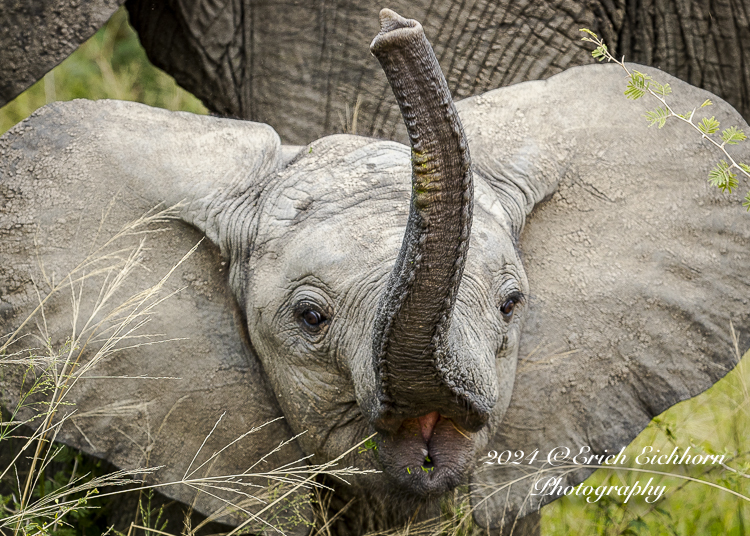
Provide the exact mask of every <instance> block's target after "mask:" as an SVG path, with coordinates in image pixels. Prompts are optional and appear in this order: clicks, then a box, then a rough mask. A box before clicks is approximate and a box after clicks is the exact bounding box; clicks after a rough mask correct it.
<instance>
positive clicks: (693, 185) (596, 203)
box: [458, 65, 750, 530]
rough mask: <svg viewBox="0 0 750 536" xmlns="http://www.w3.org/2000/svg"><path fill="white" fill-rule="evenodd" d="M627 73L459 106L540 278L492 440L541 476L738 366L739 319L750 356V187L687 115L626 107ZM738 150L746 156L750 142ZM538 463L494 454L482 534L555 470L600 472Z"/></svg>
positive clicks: (679, 105)
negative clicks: (653, 114)
mask: <svg viewBox="0 0 750 536" xmlns="http://www.w3.org/2000/svg"><path fill="white" fill-rule="evenodd" d="M630 68H631V69H637V70H639V71H641V72H643V73H645V74H648V75H650V76H652V77H653V78H654V79H655V80H657V81H658V82H660V83H662V84H666V83H668V84H670V86H671V88H672V94H671V95H669V98H668V102H670V104H671V106H673V108H674V109H675V110H676V111H677V112H678V113H684V112H689V111H690V110H692V109H693V108H696V107H698V110H697V111H696V115H695V119H694V121H695V122H696V123H697V122H699V121H700V119H701V118H702V117H703V116H709V117H710V116H715V118H716V119H717V120H719V121H720V122H721V125H722V128H726V127H729V126H730V125H734V126H737V127H739V128H740V129H743V130H745V132H747V131H748V127H747V124H746V123H745V121H744V120H743V119H742V117H741V116H740V115H739V114H738V113H737V112H736V111H735V110H734V109H732V107H731V106H729V105H728V104H726V103H725V102H723V101H722V100H721V99H719V98H717V97H715V96H714V95H711V94H709V93H707V92H706V91H703V90H700V89H698V88H695V87H692V86H690V85H688V84H686V83H683V82H680V81H679V80H677V79H675V78H673V77H671V76H669V75H667V74H665V73H663V72H660V71H658V70H655V69H651V68H647V67H641V66H638V65H630ZM626 81H627V79H626V78H625V74H624V72H623V71H622V70H621V68H620V67H618V66H614V65H596V66H587V67H579V68H574V69H571V70H569V71H566V72H564V73H562V74H559V75H557V76H554V77H552V78H550V79H548V80H546V81H539V82H528V83H523V84H519V85H517V86H513V87H509V88H505V89H500V90H496V91H493V92H490V93H487V94H485V95H483V96H481V97H477V98H473V99H468V100H466V101H463V102H461V103H459V105H458V109H459V113H460V115H461V119H462V122H463V124H464V126H465V129H466V132H467V136H468V139H469V144H470V148H471V153H472V159H473V160H474V162H475V167H476V170H477V174H478V175H479V177H484V178H485V179H486V180H487V181H488V182H489V183H490V185H491V186H492V187H493V188H494V189H495V191H496V192H497V193H498V196H499V197H500V198H501V199H502V201H503V205H504V207H505V209H506V210H505V211H506V212H507V214H508V216H507V219H508V221H509V222H510V225H511V226H512V227H513V228H514V230H515V231H517V232H520V239H519V248H520V252H521V255H522V259H523V262H524V266H525V270H526V273H527V276H528V279H529V288H530V296H529V300H528V313H527V317H526V319H525V323H524V327H523V330H522V336H521V347H520V351H519V362H518V369H517V374H516V381H515V389H514V392H513V397H512V401H511V403H510V407H509V409H508V411H507V413H506V414H505V416H504V420H503V421H502V423H501V424H500V426H499V428H498V431H497V433H496V434H495V436H494V437H493V438H491V440H490V443H489V448H490V449H492V450H495V451H497V452H502V451H504V450H510V451H512V452H515V451H518V450H521V451H524V453H525V454H526V455H527V456H528V457H527V460H530V459H531V455H532V453H533V452H535V451H536V452H538V457H537V459H536V460H535V464H534V465H536V468H537V469H539V468H542V467H545V466H546V467H547V469H549V465H548V464H547V462H548V460H547V454H548V453H549V452H551V451H553V449H555V448H557V447H567V448H569V449H570V450H571V452H572V453H573V454H576V453H578V452H579V450H580V449H581V448H582V447H584V446H588V447H590V448H591V451H592V453H594V454H602V453H605V452H606V453H608V454H610V453H617V452H618V451H619V450H620V449H621V448H623V447H625V446H627V445H628V443H629V442H630V441H631V440H632V439H633V438H634V437H635V436H636V435H637V434H638V433H639V432H640V431H641V430H642V429H643V428H644V427H645V426H646V425H647V424H648V423H649V421H650V420H651V419H652V418H653V417H654V416H656V415H658V414H659V413H661V412H663V411H664V410H666V409H667V408H669V407H670V406H672V405H673V404H676V403H677V402H679V401H681V400H685V399H687V398H690V397H692V396H695V395H697V394H699V393H701V392H702V391H704V390H705V389H707V388H708V387H709V386H711V385H712V384H713V383H714V382H716V381H717V380H719V379H720V378H721V377H723V376H724V375H725V374H726V373H727V372H728V371H729V370H731V369H732V368H733V366H734V365H735V364H736V351H735V349H734V343H733V338H732V335H731V333H732V328H734V330H735V331H736V332H737V333H738V335H739V350H740V351H741V352H744V351H745V350H746V349H747V348H748V346H749V345H750V305H749V304H748V298H749V297H750V247H749V246H750V216H749V215H748V214H747V212H746V211H745V210H744V209H743V207H742V206H741V196H742V195H744V194H745V193H746V192H747V191H748V189H749V188H750V186H749V185H748V181H746V180H745V179H740V184H739V187H738V188H737V190H736V191H735V193H734V194H732V195H728V194H723V193H721V192H719V191H718V190H717V188H715V187H713V186H710V185H709V184H707V181H706V178H707V176H708V171H709V170H710V169H711V167H712V166H714V165H715V164H716V162H717V161H719V160H720V157H721V154H720V153H719V152H718V151H717V150H716V149H715V148H713V147H712V146H711V145H710V144H709V143H708V142H706V141H704V140H701V136H700V135H699V134H696V132H695V131H693V130H692V129H691V127H690V126H689V125H686V124H684V123H681V122H679V121H678V120H676V119H670V120H668V121H667V123H666V125H665V126H664V128H662V129H657V128H651V129H649V128H647V124H648V123H647V121H646V120H645V119H644V114H645V113H646V111H648V110H649V109H653V108H656V104H658V103H656V101H655V100H654V99H651V98H650V97H649V98H646V97H644V98H643V99H641V100H638V101H635V102H634V101H631V100H627V99H626V98H625V96H624V95H623V90H624V88H625V86H626ZM706 99H710V100H711V101H713V103H714V104H713V105H712V106H711V107H709V108H703V109H700V105H701V103H703V102H704V101H705V100H706ZM729 150H730V151H731V152H732V153H733V154H734V155H735V156H734V157H735V158H736V159H737V161H738V162H742V161H744V162H748V159H749V158H750V154H749V151H748V149H747V147H746V146H744V145H738V146H736V147H730V148H729ZM737 192H739V195H738V194H737ZM532 209H533V212H531V210H532ZM527 215H528V218H526V216H527ZM524 218H526V221H525V226H524ZM521 229H522V232H521ZM635 454H639V453H635ZM479 461H480V463H481V462H484V461H487V458H486V457H485V458H483V459H482V460H479ZM524 463H525V464H527V463H528V462H527V461H526V462H524ZM567 463H570V459H568V460H567ZM532 469H534V467H528V465H521V466H513V465H511V466H510V467H509V466H507V465H506V466H498V465H484V464H483V469H482V470H480V471H478V472H477V473H476V474H475V475H474V477H473V484H474V486H475V489H476V490H477V492H478V495H477V497H476V498H475V501H474V503H475V506H477V507H478V508H477V509H476V511H475V517H476V519H477V521H478V522H479V524H480V526H483V527H484V526H490V527H494V528H495V529H499V528H503V529H504V530H508V529H509V528H510V526H511V525H512V524H513V522H514V519H515V516H516V514H518V513H519V512H520V514H521V515H524V514H527V513H530V512H533V511H535V510H537V509H538V508H540V507H541V505H543V504H545V503H546V502H549V501H550V500H552V499H553V498H557V497H558V495H555V496H550V495H549V494H545V495H539V494H538V493H539V492H540V490H541V489H542V484H543V483H544V482H546V481H547V480H548V479H549V478H550V477H553V476H554V477H557V476H563V480H562V481H561V483H562V488H564V487H565V486H566V485H572V484H577V483H578V482H580V481H582V480H583V479H584V478H585V477H586V476H587V475H588V474H590V473H591V472H592V470H591V469H583V470H578V471H575V472H572V473H570V472H569V473H567V474H566V475H563V473H564V471H563V470H562V469H561V470H559V471H557V472H555V471H552V472H547V473H543V474H535V472H534V471H533V470H532ZM523 475H527V476H526V478H524V479H521V480H520V481H519V482H517V483H516V484H513V485H512V486H508V485H507V484H508V483H509V482H511V481H512V480H514V479H516V478H520V477H522V476H523ZM537 481H539V482H540V483H542V484H540V485H539V486H538V487H537V490H536V493H537V494H536V495H534V490H533V486H534V484H535V482H537ZM566 481H567V484H566Z"/></svg>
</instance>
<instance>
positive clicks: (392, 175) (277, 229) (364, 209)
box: [261, 136, 411, 236]
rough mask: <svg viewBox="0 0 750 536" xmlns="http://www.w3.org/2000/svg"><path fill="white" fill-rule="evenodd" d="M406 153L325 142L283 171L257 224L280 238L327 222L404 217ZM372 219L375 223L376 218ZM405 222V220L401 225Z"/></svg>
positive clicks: (378, 144) (349, 141)
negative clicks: (337, 218) (303, 226)
mask: <svg viewBox="0 0 750 536" xmlns="http://www.w3.org/2000/svg"><path fill="white" fill-rule="evenodd" d="M410 184H411V167H410V151H409V148H408V147H406V146H404V145H401V144H398V143H393V142H383V141H376V140H371V139H368V138H361V137H358V136H329V137H327V138H323V139H321V140H318V141H317V142H315V143H313V144H311V145H310V146H309V148H307V149H305V150H304V151H303V153H302V155H301V156H300V157H299V158H298V159H297V160H296V161H295V162H293V163H292V164H290V165H289V166H287V167H286V168H285V169H284V170H282V171H281V172H280V173H279V175H278V178H277V180H276V181H274V183H273V185H272V187H271V188H270V189H269V190H268V192H267V193H266V195H265V199H264V203H263V210H262V220H261V224H263V225H264V226H266V229H265V230H266V231H267V232H268V233H269V234H270V235H276V236H278V235H280V234H285V233H286V232H289V231H290V230H293V231H294V232H297V229H298V228H299V225H300V224H303V223H305V222H307V221H308V220H312V221H313V222H319V221H320V220H324V219H327V218H330V217H332V216H338V215H344V216H347V217H351V218H352V219H359V218H366V217H371V216H372V215H375V214H377V213H378V212H380V211H383V210H386V211H387V212H389V213H390V212H393V213H395V214H407V212H408V208H409V195H410V193H409V192H410ZM375 219H377V218H375ZM404 221H405V220H404Z"/></svg>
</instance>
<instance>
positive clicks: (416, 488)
mask: <svg viewBox="0 0 750 536" xmlns="http://www.w3.org/2000/svg"><path fill="white" fill-rule="evenodd" d="M430 417H431V418H430ZM435 419H437V420H436V421H435ZM425 420H428V421H433V422H434V424H432V423H430V424H428V425H427V426H425ZM430 428H431V429H430ZM476 437H477V434H470V433H469V432H466V431H464V430H460V429H459V428H458V427H457V426H456V424H455V423H454V422H453V421H452V420H451V419H448V418H446V417H443V416H440V415H438V414H437V412H433V413H431V414H429V415H425V416H422V417H420V418H418V419H407V420H405V421H403V423H402V424H401V426H400V427H399V429H398V430H397V431H396V432H395V433H393V434H389V435H381V436H380V440H379V443H380V444H379V446H378V453H379V457H380V462H381V464H382V466H383V471H384V472H385V474H386V478H387V479H388V480H389V481H390V482H391V483H393V484H394V485H395V486H397V487H398V488H399V489H400V490H401V491H402V492H406V493H408V494H413V495H417V496H421V497H425V498H428V497H436V496H439V495H442V494H444V493H446V492H448V491H450V490H451V489H453V488H455V487H456V486H458V485H460V484H461V483H462V482H464V481H465V479H466V475H467V474H468V472H469V470H470V469H471V467H472V463H473V458H474V456H473V454H474V451H475V449H476V445H475V439H476Z"/></svg>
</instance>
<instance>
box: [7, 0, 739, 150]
mask: <svg viewBox="0 0 750 536" xmlns="http://www.w3.org/2000/svg"><path fill="white" fill-rule="evenodd" d="M3 2H6V3H7V0H3ZM53 3H54V2H52V0H47V1H45V2H40V3H39V4H40V9H39V11H40V12H41V11H42V9H41V5H42V4H44V7H45V9H47V11H49V9H48V8H50V7H54V6H47V5H46V4H53ZM116 4H117V2H114V1H111V2H104V1H102V2H99V3H98V4H97V5H98V6H99V8H98V9H99V10H100V11H101V14H110V13H112V12H113V11H114V9H116ZM92 5H93V4H92ZM126 6H127V9H128V11H129V12H130V16H131V21H132V23H133V26H134V27H135V28H136V30H137V31H138V34H139V36H140V39H141V41H142V43H143V45H144V47H145V49H146V51H147V53H148V55H149V58H150V59H151V60H152V61H153V62H154V63H155V64H156V65H157V66H159V67H161V68H162V69H164V70H165V71H167V72H168V73H170V74H171V75H173V76H174V77H175V79H176V80H177V82H178V83H179V84H180V85H181V86H183V87H184V88H186V89H187V90H189V91H191V92H192V93H194V94H195V95H197V96H198V97H199V98H200V99H201V100H202V101H203V102H204V104H205V105H206V106H207V107H208V108H209V109H210V110H212V111H213V112H216V113H218V114H221V115H227V116H231V117H239V118H243V119H250V120H253V121H260V122H264V123H268V124H270V125H271V126H273V127H274V129H275V130H276V131H277V132H278V133H279V135H280V136H281V138H282V140H284V141H286V142H288V143H308V142H310V141H312V140H315V139H317V138H319V137H321V136H324V135H327V134H332V133H337V132H342V131H347V132H352V131H354V130H355V129H356V133H359V134H364V135H371V136H375V137H381V138H390V139H395V140H399V141H403V142H405V141H406V131H405V130H404V128H403V125H402V123H401V117H400V115H399V112H398V108H397V106H396V103H395V101H394V100H393V97H392V96H391V94H390V89H389V88H388V84H387V81H386V79H385V76H384V75H383V73H382V72H381V71H380V70H379V68H378V66H377V63H376V62H374V61H372V58H371V57H370V53H369V51H368V49H367V45H368V43H369V41H370V39H371V36H372V35H374V34H375V33H377V31H378V28H377V17H376V14H377V12H378V10H379V9H380V8H381V7H389V8H392V9H394V10H396V11H398V12H400V13H404V14H405V15H407V16H409V17H412V18H415V19H417V20H420V21H421V22H422V24H423V26H424V28H425V31H426V33H427V35H429V36H430V39H431V42H432V43H433V46H434V48H435V51H436V53H437V57H438V60H439V62H440V65H441V67H442V69H443V72H444V73H445V75H446V78H447V80H448V87H449V88H450V90H451V92H452V94H453V96H454V98H457V99H461V98H465V97H469V96H472V95H478V94H481V93H484V92H486V91H488V90H490V89H495V88H498V87H502V86H507V85H510V84H514V83H517V82H522V81H525V80H536V79H543V78H548V77H549V76H552V75H554V74H556V73H559V72H561V71H563V70H565V69H567V68H569V67H573V66H576V65H582V64H586V63H590V62H592V61H593V60H592V59H591V57H590V55H589V52H588V50H589V48H587V45H586V44H585V43H582V42H581V41H580V34H579V31H578V30H579V29H580V28H590V29H592V30H593V31H595V32H597V33H598V34H599V35H601V36H603V37H604V39H605V40H606V42H607V43H608V44H609V46H610V48H611V50H612V51H613V52H614V53H615V55H617V56H622V55H624V56H625V58H626V59H628V60H630V61H635V62H639V63H643V64H646V65H652V66H655V67H658V68H660V69H662V70H664V71H667V72H669V73H671V74H673V75H675V76H677V77H678V78H681V79H682V80H685V81H687V82H689V83H691V84H693V85H696V86H699V87H703V88H705V89H707V90H709V91H712V92H714V93H715V94H717V95H719V96H721V97H722V98H724V99H725V100H727V101H728V102H729V103H730V104H731V105H732V106H734V107H735V108H736V109H737V110H738V111H739V112H740V113H741V114H742V115H743V116H744V117H745V118H748V117H749V116H750V98H749V97H748V81H750V68H749V67H748V64H747V62H746V61H743V58H746V57H748V54H750V32H749V31H748V21H747V16H746V13H748V12H750V1H748V0H741V1H739V2H729V1H722V2H710V3H708V2H703V1H701V0H680V1H677V0H638V1H636V2H626V1H625V0H615V1H604V0H598V1H594V2H585V1H583V0H544V1H541V2H530V1H528V0H524V1H520V2H518V1H511V0H467V1H463V2H457V1H451V0H414V1H411V0H410V1H407V0H392V1H388V2H386V1H384V0H379V1H377V2H374V3H373V2H365V1H353V2H352V1H346V2H344V1H333V2H332V1H325V0H309V1H296V2H292V3H289V2H254V1H252V0H232V1H227V2H221V3H215V2H209V1H207V0H181V1H179V2H178V1H177V0H168V1H163V2H162V1H158V2H157V1H153V0H128V1H127V2H126ZM65 9H72V8H62V7H58V8H57V11H59V12H61V13H62V12H64V11H65ZM91 9H94V8H93V7H92V8H91ZM6 11H9V10H8V9H7V8H6ZM32 15H33V13H32V10H29V11H28V13H27V15H25V16H23V17H20V16H19V17H15V18H14V19H13V20H14V22H13V26H11V25H10V24H9V25H8V27H6V28H4V29H3V33H2V34H1V37H0V44H1V45H2V46H0V50H3V51H7V52H5V54H11V53H12V50H16V49H18V50H17V52H18V53H15V52H13V53H12V58H10V57H9V59H8V61H2V62H0V69H4V72H3V71H0V78H2V79H3V85H2V86H0V105H1V104H2V103H3V102H6V101H8V100H9V99H11V98H12V97H13V96H15V95H16V94H17V93H18V92H20V91H21V90H22V89H23V88H25V87H27V86H28V85H30V84H31V83H32V82H33V80H36V79H38V78H40V77H41V76H42V74H43V73H44V72H46V70H48V69H50V68H51V67H52V66H53V65H54V64H56V63H57V62H59V61H61V60H62V59H63V58H64V57H65V56H66V55H67V54H69V53H70V52H72V48H71V46H67V48H64V49H63V48H61V49H60V50H59V51H57V52H55V53H54V54H53V53H47V52H45V53H44V54H41V53H39V54H33V53H32V54H28V53H25V54H24V53H23V50H22V49H21V48H18V47H15V48H11V47H6V45H5V44H6V43H11V42H16V41H17V39H16V38H17V35H18V34H19V32H20V33H23V35H26V34H29V35H30V34H31V33H33V34H34V39H33V40H31V41H34V42H42V38H44V39H45V41H44V42H48V41H53V40H54V39H55V38H56V37H55V36H57V35H67V34H71V33H75V32H65V31H63V30H62V29H61V28H62V27H63V25H62V24H57V23H56V24H55V25H52V24H50V25H47V26H43V25H40V24H39V21H38V20H37V19H38V16H36V15H34V16H32ZM35 17H36V18H35ZM105 18H106V16H101V15H100V16H99V17H98V18H96V19H92V21H91V22H87V23H86V24H85V25H81V24H78V26H83V27H85V28H87V29H88V32H89V35H90V33H93V29H94V27H95V24H96V23H98V24H101V22H102V21H103V20H104V19H105ZM3 19H4V20H8V21H9V22H10V19H5V17H3ZM15 19H18V20H15ZM72 19H73V18H72V17H71V23H70V24H71V25H73V26H74V22H75V21H73V20H72ZM79 22H80V21H79ZM66 24H67V23H66ZM76 24H77V23H76ZM73 26H69V27H70V28H73ZM25 27H28V30H24V28H25ZM19 28H20V29H21V30H20V31H19ZM31 28H34V30H33V32H32V30H31ZM45 28H46V29H45ZM77 32H78V33H75V37H76V38H77V39H78V42H82V40H83V39H84V38H85V37H86V35H84V34H85V32H81V31H78V30H77ZM45 36H46V37H45ZM73 40H74V39H72V38H67V39H66V42H68V43H69V42H72V41H73ZM47 49H49V47H47ZM55 50H57V49H55ZM55 54H56V55H55ZM10 60H12V61H10ZM24 62H26V63H29V64H30V65H27V66H26V67H24V68H25V69H26V70H27V71H28V72H31V71H33V72H34V73H35V74H34V76H35V77H36V78H33V77H30V75H29V76H26V77H24V78H23V79H22V80H21V79H20V78H19V77H18V76H17V70H18V68H20V67H18V66H20V65H21V64H23V63H24ZM31 64H34V65H31ZM36 64H39V65H38V66H37V65H36ZM40 66H41V67H40ZM14 69H15V70H14ZM32 78H33V79H32ZM16 80H18V81H16ZM9 81H13V82H12V83H11V82H9ZM358 103H359V104H358Z"/></svg>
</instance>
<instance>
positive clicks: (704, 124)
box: [698, 116, 719, 136]
mask: <svg viewBox="0 0 750 536" xmlns="http://www.w3.org/2000/svg"><path fill="white" fill-rule="evenodd" d="M698 130H700V131H701V132H703V134H704V135H706V136H707V135H709V134H713V133H714V132H717V131H718V130H719V122H718V121H717V120H716V118H715V117H713V116H712V117H711V118H710V119H709V118H708V117H704V118H703V121H701V122H700V123H698Z"/></svg>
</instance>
